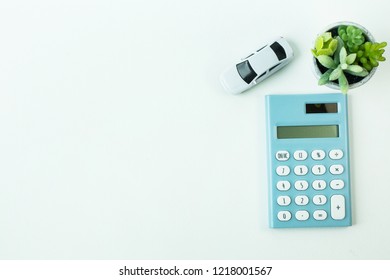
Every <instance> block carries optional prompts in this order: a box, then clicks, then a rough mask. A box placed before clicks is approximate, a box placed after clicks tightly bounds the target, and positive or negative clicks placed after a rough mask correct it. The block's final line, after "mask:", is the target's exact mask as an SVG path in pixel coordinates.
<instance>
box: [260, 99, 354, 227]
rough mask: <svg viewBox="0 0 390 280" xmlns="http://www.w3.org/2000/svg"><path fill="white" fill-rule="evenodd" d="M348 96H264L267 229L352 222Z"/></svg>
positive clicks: (334, 225) (345, 224)
mask: <svg viewBox="0 0 390 280" xmlns="http://www.w3.org/2000/svg"><path fill="white" fill-rule="evenodd" d="M347 114H348V112H347V95H345V94H341V93H337V94H331V93H329V94H280V95H267V96H266V119H267V137H268V139H267V148H268V175H269V176H268V177H269V178H268V179H269V180H268V183H269V222H270V227H272V228H294V227H342V226H350V225H351V224H352V216H351V194H350V193H351V191H350V188H351V187H350V176H349V151H348V116H347Z"/></svg>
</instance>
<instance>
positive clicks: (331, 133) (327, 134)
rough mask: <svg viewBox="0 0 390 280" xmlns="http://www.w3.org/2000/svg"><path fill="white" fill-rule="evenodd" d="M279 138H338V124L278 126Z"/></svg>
mask: <svg viewBox="0 0 390 280" xmlns="http://www.w3.org/2000/svg"><path fill="white" fill-rule="evenodd" d="M276 132H277V133H276V134H277V138H278V139H289V138H336V137H339V126H338V125H302V126H278V127H276Z"/></svg>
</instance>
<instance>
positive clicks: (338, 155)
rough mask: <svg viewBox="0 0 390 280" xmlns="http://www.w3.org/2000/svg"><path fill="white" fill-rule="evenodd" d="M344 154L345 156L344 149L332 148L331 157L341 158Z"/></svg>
mask: <svg viewBox="0 0 390 280" xmlns="http://www.w3.org/2000/svg"><path fill="white" fill-rule="evenodd" d="M343 156H344V153H343V151H342V150H338V149H336V150H331V151H330V152H329V157H330V158H331V159H341V158H343Z"/></svg>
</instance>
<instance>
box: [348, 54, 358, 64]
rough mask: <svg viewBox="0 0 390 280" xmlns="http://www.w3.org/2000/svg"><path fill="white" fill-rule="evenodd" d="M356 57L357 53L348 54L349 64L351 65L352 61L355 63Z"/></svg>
mask: <svg viewBox="0 0 390 280" xmlns="http://www.w3.org/2000/svg"><path fill="white" fill-rule="evenodd" d="M355 59H356V53H351V54H350V55H348V56H347V60H346V62H347V64H349V65H351V64H352V63H354V61H355Z"/></svg>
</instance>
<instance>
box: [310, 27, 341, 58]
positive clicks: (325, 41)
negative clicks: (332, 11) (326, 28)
mask: <svg viewBox="0 0 390 280" xmlns="http://www.w3.org/2000/svg"><path fill="white" fill-rule="evenodd" d="M336 49H337V40H336V39H333V38H332V33H331V32H325V33H323V34H321V35H320V36H318V37H317V39H316V41H315V44H314V49H312V53H313V55H314V56H315V57H318V56H320V55H329V56H332V55H333V54H334V52H335V51H336Z"/></svg>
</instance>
